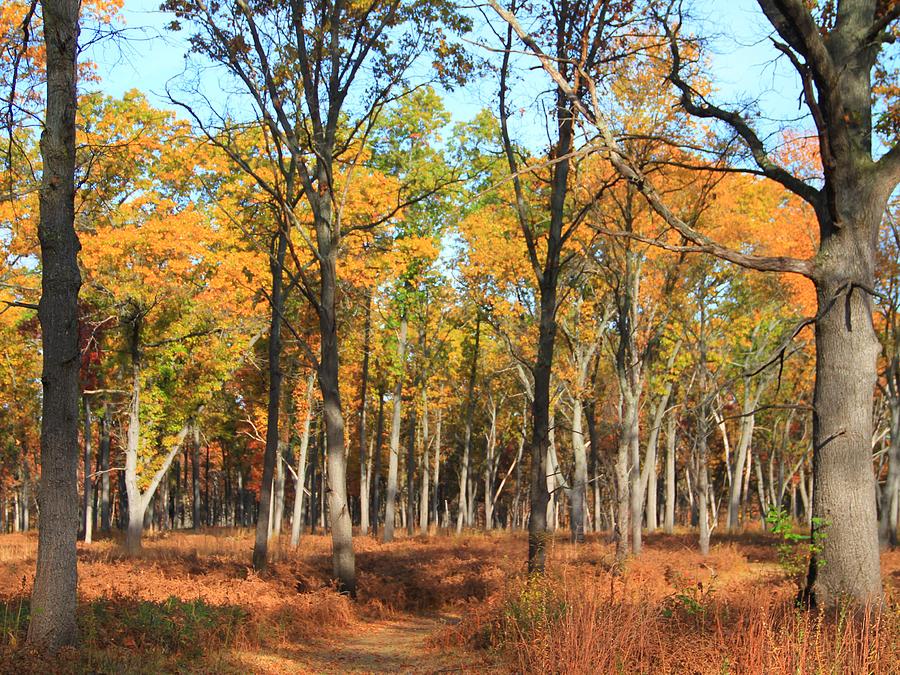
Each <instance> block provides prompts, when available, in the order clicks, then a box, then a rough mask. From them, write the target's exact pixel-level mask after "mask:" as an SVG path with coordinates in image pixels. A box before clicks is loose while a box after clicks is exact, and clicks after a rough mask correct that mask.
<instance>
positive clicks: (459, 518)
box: [456, 314, 481, 534]
mask: <svg viewBox="0 0 900 675" xmlns="http://www.w3.org/2000/svg"><path fill="white" fill-rule="evenodd" d="M480 344H481V314H478V315H477V316H476V317H475V346H474V348H473V350H472V362H471V365H470V367H469V382H468V385H467V389H466V416H465V420H463V454H462V462H461V463H460V471H459V508H458V509H457V512H456V534H460V533H461V532H462V529H463V523H464V522H465V521H466V514H467V513H468V511H469V507H468V501H469V500H468V490H469V464H470V462H471V452H472V418H473V417H474V416H475V380H476V378H477V376H478V351H479V349H480Z"/></svg>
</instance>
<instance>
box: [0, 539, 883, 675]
mask: <svg viewBox="0 0 900 675" xmlns="http://www.w3.org/2000/svg"><path fill="white" fill-rule="evenodd" d="M777 545H778V542H777V541H776V540H775V539H773V538H772V537H771V536H769V535H766V534H764V533H760V532H749V533H746V534H744V535H740V536H725V535H722V536H719V537H714V546H713V549H712V551H711V552H710V555H709V556H707V557H702V556H700V555H699V553H698V552H697V550H696V541H695V535H694V534H693V533H689V532H680V533H677V534H675V535H670V536H665V535H661V534H655V535H651V536H648V537H646V538H645V548H644V551H643V553H642V554H641V556H640V557H638V558H634V559H630V560H628V561H627V562H626V563H625V564H624V565H617V564H616V562H615V557H614V551H613V547H612V545H611V543H610V542H609V541H608V538H607V537H606V536H605V535H591V536H590V537H589V541H588V542H587V543H586V544H584V545H580V546H575V545H573V544H570V543H569V542H568V541H567V536H566V533H562V532H560V533H558V535H557V536H556V537H554V538H553V539H552V540H551V541H550V547H549V565H548V567H549V569H550V570H551V571H550V574H549V575H548V577H547V578H546V579H545V580H543V581H542V582H541V583H540V584H539V585H537V584H535V583H534V582H531V581H529V580H528V579H527V578H526V576H525V574H524V560H525V555H526V550H527V542H526V540H525V538H524V535H522V534H520V533H516V534H509V533H503V532H498V533H492V534H470V535H464V536H460V537H457V536H449V535H440V536H433V537H425V536H417V537H410V538H405V537H401V538H400V539H398V540H397V541H395V542H394V543H391V544H381V543H379V542H377V541H376V540H374V539H372V538H371V537H358V538H357V539H356V540H355V549H356V557H357V569H358V582H359V592H358V597H357V599H356V600H355V601H351V600H350V599H348V598H346V597H344V596H341V595H339V594H338V593H336V592H335V591H334V589H333V588H332V587H331V585H330V583H329V571H330V559H329V556H330V539H329V538H328V537H325V536H321V535H307V536H305V537H304V538H303V541H302V544H301V547H300V548H299V549H298V550H297V551H291V550H290V549H289V547H288V546H287V545H286V541H285V540H282V541H280V542H278V543H277V544H276V545H275V546H274V550H273V553H272V563H271V565H270V566H269V569H268V570H266V571H265V572H263V573H261V574H257V573H255V572H254V571H253V570H252V568H251V566H250V554H251V549H252V532H251V531H248V530H209V531H202V532H198V533H193V532H186V531H181V532H165V533H160V534H151V535H148V536H147V537H146V540H145V546H144V551H143V553H142V555H141V556H139V557H137V558H128V557H127V556H125V554H124V552H123V550H122V548H121V545H120V543H119V541H118V540H117V539H116V538H108V539H100V540H99V541H95V542H94V543H92V544H90V545H84V544H82V543H79V570H78V572H79V612H80V615H79V630H80V637H81V646H80V647H79V649H78V650H72V651H70V652H68V653H65V654H63V655H62V656H61V657H60V658H59V659H56V660H54V661H48V660H47V659H46V658H45V657H44V656H43V655H40V654H35V653H31V652H29V651H28V650H27V648H25V647H24V646H23V641H24V635H25V629H26V626H27V620H28V596H29V594H30V591H31V585H32V583H33V577H34V563H35V554H36V546H37V539H36V537H35V536H34V535H32V534H28V535H23V534H18V535H5V536H0V672H20V673H22V672H43V673H47V672H54V673H56V672H99V673H107V672H108V673H162V672H191V673H195V672H196V673H205V672H208V673H247V672H254V673H297V672H299V673H347V672H373V673H381V672H402V673H439V672H471V673H489V672H495V673H506V672H548V669H549V671H553V672H570V673H582V672H583V673H589V672H626V673H628V672H666V673H668V672H672V673H675V672H678V673H682V672H686V673H687V672H690V673H721V672H734V673H739V672H772V673H778V672H785V673H787V672H802V673H805V672H817V671H824V672H857V671H859V669H862V670H864V671H866V672H876V673H895V672H896V673H900V610H898V606H897V604H896V600H897V598H898V597H900V551H892V552H886V553H885V554H883V556H882V564H883V572H884V578H885V586H886V588H887V595H888V598H889V604H888V611H887V612H884V613H883V614H882V615H881V617H879V618H878V619H877V620H876V621H874V622H873V621H869V620H864V621H862V622H860V621H856V620H855V619H854V618H853V617H847V616H844V615H841V616H838V617H832V618H829V617H823V616H821V615H819V616H811V615H809V614H807V613H804V612H799V611H798V610H795V609H793V606H792V603H791V599H792V598H793V596H794V594H795V592H796V586H795V585H794V582H793V581H792V580H791V579H790V578H789V575H788V573H787V571H786V570H785V569H784V566H783V565H781V564H779V555H778V550H777ZM585 636H587V637H585ZM859 672H861V671H859Z"/></svg>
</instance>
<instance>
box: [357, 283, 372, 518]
mask: <svg viewBox="0 0 900 675" xmlns="http://www.w3.org/2000/svg"><path fill="white" fill-rule="evenodd" d="M371 334H372V291H370V290H369V291H366V322H365V329H364V338H363V362H362V382H360V385H359V532H360V534H367V533H368V532H369V495H368V487H369V478H368V476H367V475H366V447H367V441H366V404H367V403H368V398H367V397H368V392H369V351H370V349H371Z"/></svg>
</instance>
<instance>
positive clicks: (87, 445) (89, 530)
mask: <svg viewBox="0 0 900 675" xmlns="http://www.w3.org/2000/svg"><path fill="white" fill-rule="evenodd" d="M82 400H83V402H84V514H83V515H84V543H85V544H90V543H91V539H92V535H93V528H94V495H93V492H94V489H93V485H92V480H91V460H92V457H93V454H94V452H93V445H92V442H91V426H92V424H93V422H92V419H91V399H90V397H89V396H83V397H82Z"/></svg>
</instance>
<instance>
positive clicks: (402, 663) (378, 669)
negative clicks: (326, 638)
mask: <svg viewBox="0 0 900 675" xmlns="http://www.w3.org/2000/svg"><path fill="white" fill-rule="evenodd" d="M446 622H447V619H441V618H438V617H421V616H407V617H403V618H402V619H399V620H396V621H379V622H377V623H371V624H367V625H365V626H363V627H362V630H357V631H354V632H352V633H348V634H347V635H346V636H344V639H342V640H340V641H339V642H337V643H336V644H335V645H334V646H333V648H332V649H330V650H322V651H321V652H319V653H317V654H311V655H310V657H309V663H305V664H304V666H306V667H308V668H310V669H311V670H313V671H314V672H320V673H442V672H443V673H451V672H453V673H455V672H461V671H463V672H464V671H466V670H468V669H470V668H476V667H477V666H478V665H479V664H478V663H476V662H473V661H471V659H468V661H470V662H469V663H466V661H467V659H465V657H464V655H460V654H458V653H454V652H452V651H450V650H445V649H439V648H435V647H430V646H428V645H427V644H426V641H427V639H428V638H429V637H430V636H431V635H433V634H435V633H437V632H439V631H440V630H442V629H443V628H444V627H445V626H446Z"/></svg>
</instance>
